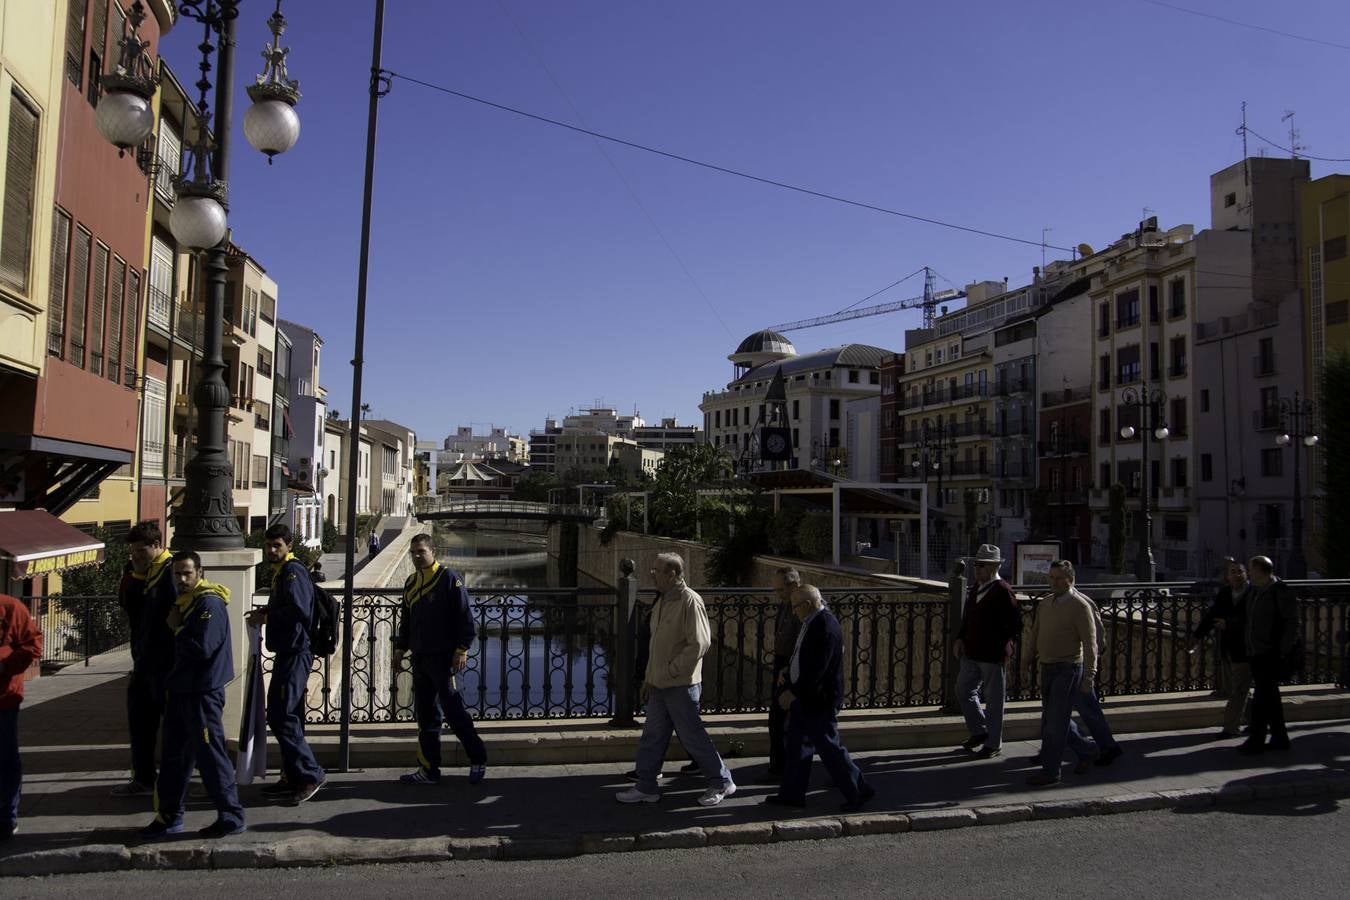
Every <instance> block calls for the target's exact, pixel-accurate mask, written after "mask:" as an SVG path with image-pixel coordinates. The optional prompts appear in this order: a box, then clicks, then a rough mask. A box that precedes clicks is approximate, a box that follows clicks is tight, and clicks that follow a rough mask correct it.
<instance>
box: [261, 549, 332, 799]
mask: <svg viewBox="0 0 1350 900" xmlns="http://www.w3.org/2000/svg"><path fill="white" fill-rule="evenodd" d="M263 540H264V543H263V555H264V557H265V558H266V559H267V562H268V563H270V564H271V566H272V590H271V593H269V594H268V595H267V608H266V609H254V610H249V612H248V615H247V617H246V618H247V621H248V624H250V625H259V624H263V625H266V626H267V631H266V642H267V649H268V650H271V651H272V654H273V656H272V681H271V683H270V684H269V685H268V686H267V726H268V727H269V728H271V729H272V736H273V737H275V738H276V739H277V746H278V747H279V748H280V749H281V777H280V778H279V779H277V780H276V781H275V782H273V783H272V784H268V785H264V786H263V789H262V792H263V794H264V795H265V796H269V797H289V798H290V799H291V801H292V802H294V803H304V802H305V801H306V800H308V799H309V798H310V797H313V796H314V795H315V794H316V793H318V791H319V788H320V787H322V786H323V783H324V780H325V776H324V771H323V769H322V768H320V767H319V763H318V760H316V759H315V758H314V751H313V750H311V749H310V748H309V743H308V742H306V740H305V692H306V691H307V690H308V687H309V673H310V669H311V667H312V666H313V665H314V654H313V653H312V652H311V651H310V645H309V628H310V621H311V618H312V616H313V613H314V581H313V580H312V579H311V578H310V577H309V570H308V569H306V568H305V564H304V563H302V562H301V561H300V560H298V559H296V558H295V554H294V553H292V552H291V542H292V537H291V529H290V528H288V527H286V526H285V525H280V524H278V525H273V526H272V527H271V528H269V529H267V531H265V532H264V533H263Z"/></svg>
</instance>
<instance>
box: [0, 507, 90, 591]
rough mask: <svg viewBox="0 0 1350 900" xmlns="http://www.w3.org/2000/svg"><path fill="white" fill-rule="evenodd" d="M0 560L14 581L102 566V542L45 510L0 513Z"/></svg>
mask: <svg viewBox="0 0 1350 900" xmlns="http://www.w3.org/2000/svg"><path fill="white" fill-rule="evenodd" d="M0 560H2V561H6V562H8V563H9V564H10V565H9V577H10V579H12V580H13V581H23V580H24V579H25V578H40V577H42V576H43V575H52V574H54V573H56V572H66V571H69V570H70V569H77V568H79V567H80V566H93V565H97V564H98V563H101V562H103V542H102V541H98V540H95V539H94V538H92V537H90V536H89V535H87V534H85V533H84V532H83V531H80V529H78V528H76V527H74V526H73V525H67V524H66V523H65V522H62V521H61V520H60V519H58V518H57V517H56V516H54V515H52V514H51V513H49V512H47V511H46V510H45V509H6V510H0Z"/></svg>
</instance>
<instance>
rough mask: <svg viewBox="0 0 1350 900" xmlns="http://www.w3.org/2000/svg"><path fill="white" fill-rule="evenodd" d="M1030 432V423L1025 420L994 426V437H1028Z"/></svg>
mask: <svg viewBox="0 0 1350 900" xmlns="http://www.w3.org/2000/svg"><path fill="white" fill-rule="evenodd" d="M1030 434H1031V425H1030V423H1027V422H1007V423H1004V424H1002V425H996V426H994V437H1001V438H1009V437H1028V436H1030Z"/></svg>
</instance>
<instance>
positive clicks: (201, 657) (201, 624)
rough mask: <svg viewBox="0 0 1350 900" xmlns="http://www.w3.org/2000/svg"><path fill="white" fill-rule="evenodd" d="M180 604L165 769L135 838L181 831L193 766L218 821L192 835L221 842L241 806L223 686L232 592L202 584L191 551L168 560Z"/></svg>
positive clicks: (169, 680)
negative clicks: (150, 817)
mask: <svg viewBox="0 0 1350 900" xmlns="http://www.w3.org/2000/svg"><path fill="white" fill-rule="evenodd" d="M173 581H174V586H175V587H176V588H177V591H178V597H177V599H176V600H175V601H174V606H173V609H172V610H171V611H170V612H169V618H168V625H169V628H170V629H171V630H172V631H173V634H174V661H173V668H172V669H171V670H170V671H169V673H168V676H167V677H166V679H165V687H166V689H167V691H168V699H167V702H166V710H165V716H164V765H163V766H162V767H161V768H160V771H159V779H158V781H157V782H156V783H155V818H154V821H152V822H151V823H150V824H149V825H147V826H145V827H144V828H142V829H141V837H144V838H160V837H164V836H165V835H170V834H178V833H180V832H181V831H182V830H183V801H184V799H185V797H186V796H187V787H188V779H189V778H191V777H192V768H193V763H194V761H195V763H196V767H197V771H199V772H201V775H202V785H203V786H204V787H205V788H206V795H207V796H208V797H210V798H211V802H212V803H214V804H215V807H216V820H215V821H214V822H212V823H211V824H210V825H208V826H206V827H205V828H203V829H201V830H199V831H198V832H197V834H199V835H201V836H202V837H209V838H219V837H225V836H227V835H231V834H239V833H240V832H241V831H243V830H244V807H243V806H241V805H240V804H239V792H238V790H237V789H236V788H235V783H234V764H233V763H232V762H231V761H230V758H229V755H228V754H227V753H226V750H225V726H224V725H223V724H222V723H221V712H222V711H223V710H224V708H225V685H227V684H229V683H230V681H231V680H232V679H233V678H234V651H233V650H232V649H231V646H230V617H229V614H228V613H227V612H226V610H225V604H227V603H229V602H230V590H229V588H227V587H225V586H224V585H219V584H212V583H211V582H209V581H207V580H206V579H205V578H204V577H203V573H202V560H201V557H199V556H198V555H197V554H196V553H193V552H192V551H191V550H185V551H182V552H179V553H175V554H174V556H173Z"/></svg>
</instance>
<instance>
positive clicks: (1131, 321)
mask: <svg viewBox="0 0 1350 900" xmlns="http://www.w3.org/2000/svg"><path fill="white" fill-rule="evenodd" d="M1138 324H1139V313H1137V312H1136V313H1130V314H1126V315H1123V316H1119V317H1117V318H1116V330H1117V331H1119V330H1120V329H1122V328H1133V327H1134V326H1136V325H1138Z"/></svg>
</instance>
